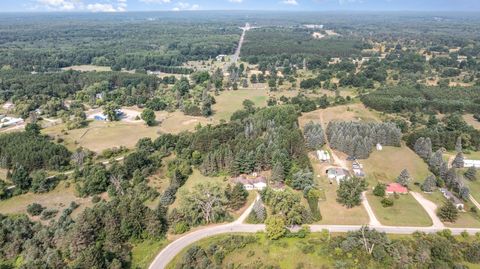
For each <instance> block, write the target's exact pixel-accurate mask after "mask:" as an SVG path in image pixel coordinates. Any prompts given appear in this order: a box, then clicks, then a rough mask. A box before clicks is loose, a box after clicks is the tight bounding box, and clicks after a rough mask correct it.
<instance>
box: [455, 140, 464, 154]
mask: <svg viewBox="0 0 480 269" xmlns="http://www.w3.org/2000/svg"><path fill="white" fill-rule="evenodd" d="M462 150H463V148H462V138H461V137H460V136H459V137H457V141H456V143H455V151H456V152H457V153H460V152H462Z"/></svg>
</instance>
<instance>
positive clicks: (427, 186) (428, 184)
mask: <svg viewBox="0 0 480 269" xmlns="http://www.w3.org/2000/svg"><path fill="white" fill-rule="evenodd" d="M436 185H437V179H436V178H435V176H433V175H429V176H428V177H427V178H426V179H425V181H424V182H423V184H422V186H421V189H422V191H424V192H433V191H434V190H435V187H436Z"/></svg>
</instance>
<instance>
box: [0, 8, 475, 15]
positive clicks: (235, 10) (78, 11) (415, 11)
mask: <svg viewBox="0 0 480 269" xmlns="http://www.w3.org/2000/svg"><path fill="white" fill-rule="evenodd" d="M479 11H480V10H451V9H450V10H448V9H445V10H443V9H438V10H423V9H398V10H393V9H378V10H376V9H329V10H321V9H319V10H308V9H294V10H292V9H198V10H171V9H157V10H126V11H116V12H91V11H87V10H76V11H62V10H22V11H19V10H12V11H0V14H12V13H20V14H21V13H29V14H31V13H39V14H126V13H149V12H150V13H151V12H168V13H196V12H286V13H295V12H308V13H322V12H337V13H358V12H373V13H402V12H408V13H421V12H423V13H446V12H449V13H478V12H479ZM479 15H480V14H479Z"/></svg>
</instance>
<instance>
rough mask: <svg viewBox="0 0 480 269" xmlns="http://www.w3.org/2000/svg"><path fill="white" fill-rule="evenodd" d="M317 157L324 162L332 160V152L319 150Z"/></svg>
mask: <svg viewBox="0 0 480 269" xmlns="http://www.w3.org/2000/svg"><path fill="white" fill-rule="evenodd" d="M317 157H318V159H319V160H320V161H322V162H328V161H330V154H329V153H328V151H326V150H317Z"/></svg>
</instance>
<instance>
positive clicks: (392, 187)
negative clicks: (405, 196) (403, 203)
mask: <svg viewBox="0 0 480 269" xmlns="http://www.w3.org/2000/svg"><path fill="white" fill-rule="evenodd" d="M386 191H387V192H390V193H391V192H396V193H407V192H408V189H407V188H405V187H404V186H402V185H400V184H398V183H390V184H388V185H387V189H386Z"/></svg>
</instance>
